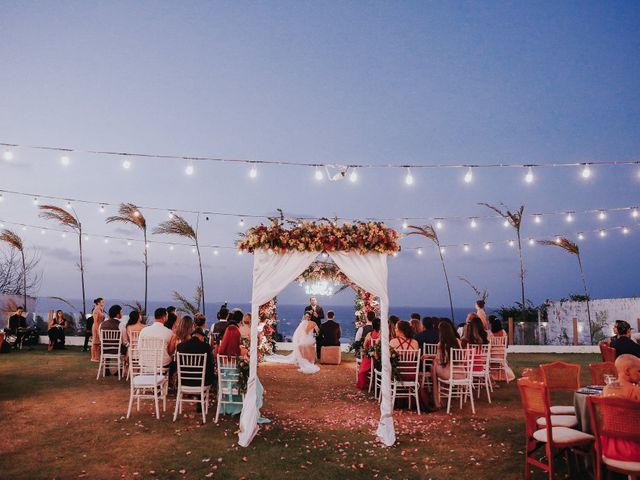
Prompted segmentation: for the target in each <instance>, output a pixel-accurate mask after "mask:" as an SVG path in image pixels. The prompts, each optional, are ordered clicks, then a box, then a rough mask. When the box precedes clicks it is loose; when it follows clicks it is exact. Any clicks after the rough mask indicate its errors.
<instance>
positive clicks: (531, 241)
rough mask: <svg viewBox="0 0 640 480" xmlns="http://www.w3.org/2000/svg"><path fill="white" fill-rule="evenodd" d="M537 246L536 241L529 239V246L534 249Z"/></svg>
mask: <svg viewBox="0 0 640 480" xmlns="http://www.w3.org/2000/svg"><path fill="white" fill-rule="evenodd" d="M535 244H536V241H535V240H534V239H533V238H530V239H529V245H531V246H532V247H533V246H534V245H535Z"/></svg>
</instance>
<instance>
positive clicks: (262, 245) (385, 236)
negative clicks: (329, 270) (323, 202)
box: [236, 217, 400, 255]
mask: <svg viewBox="0 0 640 480" xmlns="http://www.w3.org/2000/svg"><path fill="white" fill-rule="evenodd" d="M288 223H291V224H292V226H291V227H289V228H288V227H287V226H285V225H284V217H280V219H278V218H274V219H272V220H271V224H269V225H264V224H260V225H258V226H256V227H251V228H250V229H249V230H247V232H246V233H244V234H241V235H242V238H241V239H240V240H238V241H237V242H236V246H237V248H238V250H240V251H247V252H249V253H253V252H254V251H255V250H259V249H263V250H271V251H273V252H275V253H285V252H291V251H298V252H333V251H345V252H354V251H355V252H359V253H362V254H365V253H369V252H377V253H386V254H388V255H392V254H394V253H396V252H398V251H400V243H399V242H398V239H399V235H398V232H396V231H395V230H394V229H392V228H389V227H387V226H386V225H385V224H384V223H382V222H354V223H349V222H345V223H343V224H342V225H338V223H337V222H336V221H335V220H334V221H331V220H328V219H326V221H324V220H323V221H322V222H315V221H313V222H311V221H301V222H299V221H296V222H291V221H289V222H288Z"/></svg>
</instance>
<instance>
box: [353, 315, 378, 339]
mask: <svg viewBox="0 0 640 480" xmlns="http://www.w3.org/2000/svg"><path fill="white" fill-rule="evenodd" d="M365 318H366V320H365V324H364V325H363V326H362V327H360V328H358V330H357V331H356V337H355V339H354V340H355V341H356V342H358V341H360V340H364V339H365V338H367V335H369V333H371V331H372V330H373V326H372V324H373V320H374V319H375V318H376V314H375V312H367V315H366V316H365Z"/></svg>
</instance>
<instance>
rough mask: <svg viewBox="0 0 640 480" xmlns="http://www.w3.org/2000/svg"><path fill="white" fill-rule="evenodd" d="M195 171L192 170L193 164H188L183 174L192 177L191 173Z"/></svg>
mask: <svg viewBox="0 0 640 480" xmlns="http://www.w3.org/2000/svg"><path fill="white" fill-rule="evenodd" d="M194 171H195V168H193V163H190V164H189V165H187V167H186V168H185V169H184V173H186V174H187V175H193V172H194Z"/></svg>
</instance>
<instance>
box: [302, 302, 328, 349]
mask: <svg viewBox="0 0 640 480" xmlns="http://www.w3.org/2000/svg"><path fill="white" fill-rule="evenodd" d="M304 311H305V313H306V312H309V313H310V314H311V320H312V321H314V322H315V323H316V325H317V326H318V329H320V326H321V325H322V319H323V318H324V310H322V307H321V306H320V305H318V299H317V298H316V297H311V298H310V299H309V305H307V306H306V307H305V309H304ZM320 348H322V345H321V344H320V342H318V341H317V339H316V354H317V356H318V358H320Z"/></svg>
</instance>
